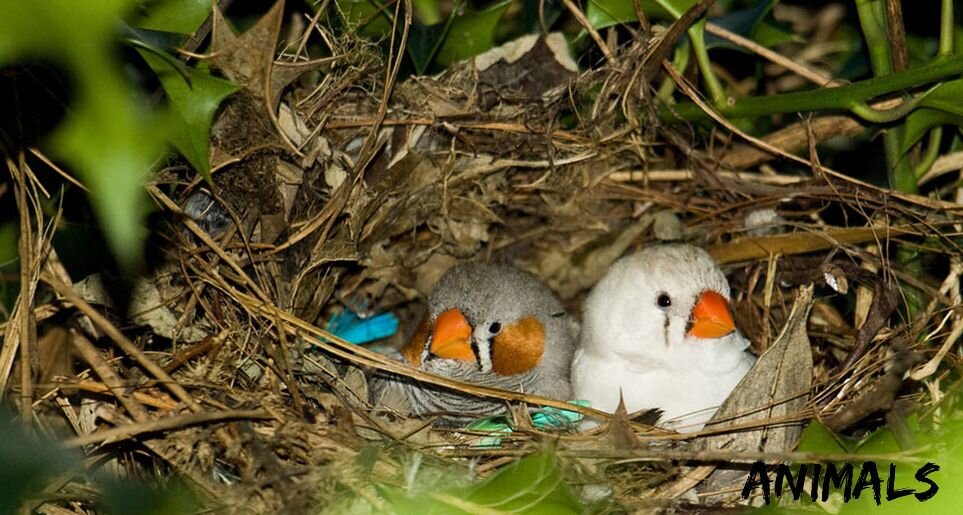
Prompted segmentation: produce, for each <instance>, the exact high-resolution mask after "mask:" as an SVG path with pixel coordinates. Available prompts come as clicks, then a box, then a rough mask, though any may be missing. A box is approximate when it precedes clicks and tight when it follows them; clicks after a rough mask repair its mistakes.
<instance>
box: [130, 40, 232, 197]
mask: <svg viewBox="0 0 963 515" xmlns="http://www.w3.org/2000/svg"><path fill="white" fill-rule="evenodd" d="M140 55H141V56H142V57H143V58H144V60H145V61H147V64H148V65H149V66H150V67H151V69H152V70H153V71H154V73H156V74H157V78H158V79H159V80H160V82H161V85H162V86H163V87H164V92H165V93H166V94H167V99H168V101H169V103H170V108H171V124H172V126H173V129H174V130H173V132H172V133H171V136H170V141H171V143H173V145H174V147H175V148H177V151H178V152H180V153H181V155H182V156H184V158H185V159H187V161H188V162H190V163H191V166H193V167H194V169H195V170H197V172H198V173H200V174H201V175H202V176H203V177H204V178H205V179H207V180H208V181H210V180H211V163H210V160H209V159H208V139H209V137H210V132H211V123H213V121H214V113H215V111H217V108H218V106H219V105H221V102H222V101H223V100H224V99H225V98H227V97H228V96H230V95H231V94H232V93H234V92H235V91H237V89H238V87H237V85H235V84H234V83H232V82H228V81H226V80H224V79H219V78H217V77H213V76H211V74H210V71H209V70H208V69H207V68H206V67H203V68H202V67H197V68H193V67H187V68H186V70H184V71H182V70H180V69H177V68H175V67H174V66H172V65H171V62H170V60H168V59H163V58H162V57H159V56H158V55H157V54H156V53H152V52H148V51H145V50H141V51H140ZM184 72H186V74H187V75H186V76H185V75H184Z"/></svg>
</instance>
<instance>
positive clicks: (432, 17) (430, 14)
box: [411, 0, 441, 25]
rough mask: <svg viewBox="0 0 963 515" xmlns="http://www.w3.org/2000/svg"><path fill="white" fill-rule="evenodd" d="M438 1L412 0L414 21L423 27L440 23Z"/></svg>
mask: <svg viewBox="0 0 963 515" xmlns="http://www.w3.org/2000/svg"><path fill="white" fill-rule="evenodd" d="M439 4H440V2H439V0H412V2H411V6H412V8H413V9H414V11H415V16H414V17H415V19H416V20H418V21H420V22H421V23H423V24H425V25H435V24H437V23H441V12H439V9H438V7H439Z"/></svg>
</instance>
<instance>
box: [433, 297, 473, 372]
mask: <svg viewBox="0 0 963 515" xmlns="http://www.w3.org/2000/svg"><path fill="white" fill-rule="evenodd" d="M470 338H471V326H470V325H468V320H467V319H465V315H463V314H462V313H461V311H458V310H457V309H455V308H452V309H449V310H448V311H445V312H444V313H442V314H440V315H438V318H437V319H435V329H434V330H433V331H432V333H431V346H430V347H429V348H428V350H430V351H431V353H432V354H434V355H435V356H438V357H439V358H447V359H460V360H462V361H475V359H476V358H475V352H474V351H473V350H471V343H469V339H470Z"/></svg>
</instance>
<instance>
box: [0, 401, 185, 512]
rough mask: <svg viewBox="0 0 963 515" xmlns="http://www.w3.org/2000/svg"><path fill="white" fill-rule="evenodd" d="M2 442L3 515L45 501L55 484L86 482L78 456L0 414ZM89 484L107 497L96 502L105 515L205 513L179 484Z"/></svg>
mask: <svg viewBox="0 0 963 515" xmlns="http://www.w3.org/2000/svg"><path fill="white" fill-rule="evenodd" d="M0 436H2V438H0V463H2V464H3V466H2V467H0V513H16V510H17V509H18V508H19V507H20V506H21V505H22V504H23V503H24V502H26V501H28V500H31V499H34V498H36V499H38V500H42V499H43V494H42V490H43V489H44V488H45V487H47V486H48V484H49V483H50V481H52V480H55V479H57V478H59V477H68V478H70V477H77V478H78V479H80V480H83V477H84V475H85V474H86V473H85V472H84V471H83V469H82V468H81V467H82V462H81V456H80V455H79V454H78V453H75V452H72V451H68V450H66V449H62V448H61V447H59V446H58V445H54V444H51V443H50V442H45V441H41V440H39V439H37V438H35V437H33V436H30V435H28V434H27V433H25V432H24V431H23V429H22V428H21V427H20V426H18V425H16V424H15V423H14V422H13V421H11V420H9V418H8V417H7V416H6V413H0ZM88 482H89V483H90V484H91V486H93V488H94V490H100V491H102V492H103V495H102V496H100V497H99V498H97V499H96V502H97V504H99V505H100V506H101V507H103V508H104V513H117V514H121V513H142V514H150V515H167V514H170V515H174V514H179V513H190V512H193V511H195V510H197V509H198V508H199V507H200V504H199V503H198V501H197V498H196V497H195V496H194V494H193V493H191V492H190V491H189V490H187V489H186V488H185V487H183V486H182V485H180V484H178V483H176V482H175V483H174V484H173V485H172V486H170V487H165V488H156V487H153V486H148V485H147V484H145V483H138V482H132V481H121V480H117V479H107V478H99V479H97V478H88ZM48 494H49V493H48ZM78 500H83V499H78Z"/></svg>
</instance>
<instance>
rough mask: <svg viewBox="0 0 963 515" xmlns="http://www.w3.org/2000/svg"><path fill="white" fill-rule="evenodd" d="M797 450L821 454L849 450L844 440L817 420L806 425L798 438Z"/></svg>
mask: <svg viewBox="0 0 963 515" xmlns="http://www.w3.org/2000/svg"><path fill="white" fill-rule="evenodd" d="M799 452H818V453H823V454H839V453H845V452H849V448H848V446H847V445H846V444H845V442H844V441H842V440H840V439H839V438H837V437H836V435H834V434H833V433H832V432H831V431H830V430H829V429H827V428H826V426H824V425H822V423H820V422H819V421H818V420H813V421H812V422H810V423H809V425H808V426H806V429H805V430H804V431H803V434H802V437H801V438H800V439H799Z"/></svg>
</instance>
